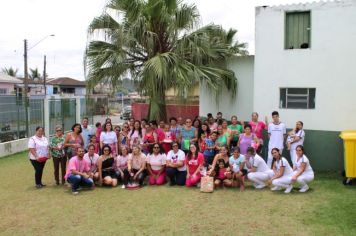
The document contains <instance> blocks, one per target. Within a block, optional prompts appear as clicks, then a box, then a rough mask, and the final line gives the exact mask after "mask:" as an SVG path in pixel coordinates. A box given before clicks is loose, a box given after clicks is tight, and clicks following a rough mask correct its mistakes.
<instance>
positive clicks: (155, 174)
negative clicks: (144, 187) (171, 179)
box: [147, 143, 166, 185]
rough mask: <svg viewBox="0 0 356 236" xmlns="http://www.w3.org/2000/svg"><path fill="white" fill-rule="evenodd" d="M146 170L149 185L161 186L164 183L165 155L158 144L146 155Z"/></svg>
mask: <svg viewBox="0 0 356 236" xmlns="http://www.w3.org/2000/svg"><path fill="white" fill-rule="evenodd" d="M147 170H148V173H149V176H148V183H149V184H150V185H162V184H164V183H165V182H166V154H165V153H164V150H163V149H162V148H161V146H160V145H159V144H158V143H155V144H153V148H152V150H151V153H150V154H148V155H147Z"/></svg>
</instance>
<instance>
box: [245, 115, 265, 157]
mask: <svg viewBox="0 0 356 236" xmlns="http://www.w3.org/2000/svg"><path fill="white" fill-rule="evenodd" d="M266 123H267V122H266ZM266 123H265V122H263V121H259V120H258V113H257V112H253V113H252V115H251V121H250V122H249V125H251V132H252V133H253V134H255V135H256V137H257V138H258V139H259V144H260V145H259V147H258V149H257V150H256V153H260V152H261V150H262V145H263V130H265V129H267V126H266Z"/></svg>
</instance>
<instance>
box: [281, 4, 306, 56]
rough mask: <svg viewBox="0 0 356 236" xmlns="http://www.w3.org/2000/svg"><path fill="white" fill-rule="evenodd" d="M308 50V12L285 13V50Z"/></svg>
mask: <svg viewBox="0 0 356 236" xmlns="http://www.w3.org/2000/svg"><path fill="white" fill-rule="evenodd" d="M297 48H302V49H303V48H310V11H304V12H287V13H286V21H285V49H297Z"/></svg>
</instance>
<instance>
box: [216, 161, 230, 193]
mask: <svg viewBox="0 0 356 236" xmlns="http://www.w3.org/2000/svg"><path fill="white" fill-rule="evenodd" d="M230 173H231V172H230V168H229V167H227V168H226V167H225V161H224V160H223V159H220V160H218V162H217V168H216V176H215V181H214V187H215V188H219V187H221V186H222V184H224V185H225V183H226V181H228V180H227V178H226V175H227V174H230Z"/></svg>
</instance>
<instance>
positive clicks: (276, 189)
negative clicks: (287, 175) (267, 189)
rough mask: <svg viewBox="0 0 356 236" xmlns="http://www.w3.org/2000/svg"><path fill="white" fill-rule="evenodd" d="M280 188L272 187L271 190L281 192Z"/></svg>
mask: <svg viewBox="0 0 356 236" xmlns="http://www.w3.org/2000/svg"><path fill="white" fill-rule="evenodd" d="M281 189H282V188H281V187H279V186H274V187H273V188H271V190H272V191H279V190H281Z"/></svg>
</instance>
